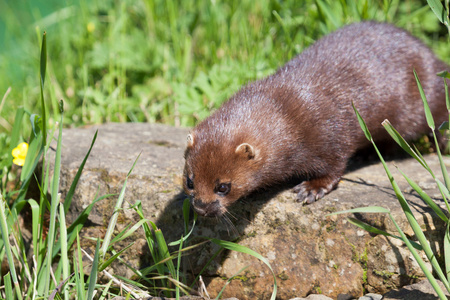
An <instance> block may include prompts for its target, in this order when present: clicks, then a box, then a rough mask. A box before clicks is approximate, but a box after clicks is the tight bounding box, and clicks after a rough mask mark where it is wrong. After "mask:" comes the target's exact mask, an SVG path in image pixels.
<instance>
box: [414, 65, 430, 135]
mask: <svg viewBox="0 0 450 300" xmlns="http://www.w3.org/2000/svg"><path fill="white" fill-rule="evenodd" d="M413 72H414V77H415V78H416V82H417V87H418V88H419V93H420V98H422V102H423V108H424V110H425V117H426V119H427V123H428V126H429V127H430V128H431V130H433V131H434V128H435V126H434V119H433V115H432V114H431V110H430V106H428V101H427V97H426V96H425V93H424V91H423V88H422V84H421V83H420V80H419V76H418V75H417V73H416V70H413Z"/></svg>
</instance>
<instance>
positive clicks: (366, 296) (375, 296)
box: [358, 293, 383, 300]
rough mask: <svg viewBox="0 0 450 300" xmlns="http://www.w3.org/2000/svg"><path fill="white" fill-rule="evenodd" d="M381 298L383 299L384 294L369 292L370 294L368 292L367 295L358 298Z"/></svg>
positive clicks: (365, 299) (366, 299) (379, 299)
mask: <svg viewBox="0 0 450 300" xmlns="http://www.w3.org/2000/svg"><path fill="white" fill-rule="evenodd" d="M381 299H383V296H382V295H380V294H374V293H369V294H366V295H364V296H362V297H359V299H358V300H381Z"/></svg>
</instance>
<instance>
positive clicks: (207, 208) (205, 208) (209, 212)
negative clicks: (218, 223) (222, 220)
mask: <svg viewBox="0 0 450 300" xmlns="http://www.w3.org/2000/svg"><path fill="white" fill-rule="evenodd" d="M191 204H192V207H193V208H194V210H195V211H196V212H197V214H199V215H201V216H205V217H215V216H220V215H222V210H221V208H222V205H221V204H220V202H219V200H218V199H217V200H215V201H213V202H210V203H206V202H203V201H202V200H200V199H192V201H191Z"/></svg>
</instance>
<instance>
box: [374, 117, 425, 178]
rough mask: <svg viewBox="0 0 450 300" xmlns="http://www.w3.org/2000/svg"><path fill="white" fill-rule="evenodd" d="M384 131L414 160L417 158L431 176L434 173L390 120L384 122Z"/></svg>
mask: <svg viewBox="0 0 450 300" xmlns="http://www.w3.org/2000/svg"><path fill="white" fill-rule="evenodd" d="M381 125H383V127H384V129H386V131H387V132H388V133H389V135H390V136H391V137H392V139H393V140H394V141H395V142H396V143H397V144H398V145H399V146H400V147H402V149H403V150H404V151H405V152H406V153H408V154H409V155H411V156H412V157H413V158H415V159H416V160H417V161H418V162H419V163H420V164H421V165H422V166H423V167H424V168H425V169H427V170H428V171H429V172H430V173H431V174H433V173H432V171H431V169H430V168H429V167H428V165H427V163H426V162H425V160H424V159H423V157H422V156H420V155H418V154H417V153H416V151H414V150H413V149H412V148H411V146H410V145H409V144H408V142H407V141H406V140H405V139H404V138H403V137H402V136H401V135H400V133H399V132H398V131H397V130H396V129H395V128H394V126H392V124H391V123H390V122H389V120H384V121H383V123H381Z"/></svg>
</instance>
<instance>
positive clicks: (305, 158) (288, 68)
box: [184, 22, 448, 216]
mask: <svg viewBox="0 0 450 300" xmlns="http://www.w3.org/2000/svg"><path fill="white" fill-rule="evenodd" d="M413 69H415V70H416V72H417V74H418V76H419V78H420V80H421V83H422V86H423V88H424V91H425V94H426V96H427V99H428V101H429V105H430V107H431V110H432V113H433V116H434V118H435V120H436V121H437V123H438V122H442V121H444V120H445V119H446V118H447V117H448V115H447V109H446V106H445V94H444V83H443V80H442V78H439V77H438V76H436V73H438V72H439V71H443V70H445V69H447V65H446V64H444V63H443V62H442V61H440V60H439V59H438V58H436V56H435V55H434V54H433V53H432V51H431V50H430V49H428V48H427V47H426V46H425V45H424V44H423V43H422V42H420V41H419V40H418V39H417V38H415V37H413V36H411V35H410V34H409V33H407V32H406V31H404V30H402V29H399V28H397V27H395V26H393V25H389V24H384V23H376V22H364V23H356V24H352V25H349V26H346V27H343V28H341V29H339V30H337V31H335V32H334V33H331V34H330V35H328V36H325V37H324V38H322V39H320V40H318V41H317V42H315V43H314V44H313V45H312V46H310V47H309V48H307V49H306V50H305V51H304V52H303V53H301V54H300V55H299V56H297V57H295V58H294V59H292V60H291V61H289V62H288V63H287V64H285V65H284V66H283V67H281V68H280V69H279V70H278V71H277V72H276V73H275V74H273V75H271V76H269V77H267V78H264V79H262V80H258V81H256V82H253V83H250V84H248V85H246V86H244V87H243V88H242V89H241V90H240V91H238V92H237V93H236V94H235V95H234V96H232V97H231V98H230V99H229V100H228V101H227V102H226V103H224V104H223V105H222V107H220V109H218V110H217V111H216V112H214V113H213V114H212V115H211V116H210V117H208V118H207V119H205V120H204V121H202V122H201V123H200V124H198V125H197V126H196V127H195V128H194V129H193V130H192V132H191V133H190V134H189V135H188V145H187V148H186V151H185V159H186V165H185V169H184V190H185V192H186V193H187V194H188V195H189V196H190V198H191V203H192V206H193V207H194V209H195V210H196V211H197V213H198V214H200V215H204V216H221V215H223V214H224V213H226V212H227V207H228V206H229V205H230V204H232V203H233V202H235V201H236V200H238V199H239V198H241V197H243V196H246V195H248V194H249V193H250V192H252V191H254V190H257V189H260V188H264V187H267V186H269V185H273V184H275V183H281V182H283V181H286V180H287V179H290V178H293V177H295V178H299V179H300V180H303V182H301V183H300V184H299V185H297V186H296V187H295V188H294V191H295V192H297V193H298V201H301V202H304V203H312V202H314V201H315V200H317V199H319V198H321V197H323V196H324V195H325V194H327V193H329V192H330V191H331V190H333V189H334V188H335V187H336V186H337V184H338V182H339V179H340V178H341V176H342V175H343V173H344V171H345V169H346V165H347V161H348V159H349V158H350V157H351V156H352V155H353V154H354V153H355V151H356V150H358V149H361V148H363V147H366V146H368V144H369V143H368V141H367V139H366V138H365V137H364V133H363V131H362V130H361V128H360V126H359V125H358V121H357V118H356V115H355V113H354V110H353V108H352V101H353V102H354V104H355V107H356V108H357V109H358V111H359V112H360V114H361V115H362V117H363V118H364V119H365V121H366V123H367V125H368V127H369V130H370V131H371V133H372V136H373V138H374V139H375V141H381V140H387V139H389V136H388V135H387V133H386V131H385V130H384V128H383V127H382V126H381V122H382V121H383V120H384V119H389V121H390V122H391V123H392V124H393V125H394V127H395V128H396V129H397V130H398V131H399V132H400V133H401V134H402V135H403V136H404V137H405V138H406V139H408V140H411V139H415V138H418V137H420V135H422V134H424V133H428V132H429V127H428V126H427V123H426V120H425V115H424V111H423V107H422V101H421V98H420V95H419V91H418V88H417V84H416V80H415V78H414V74H413Z"/></svg>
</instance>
